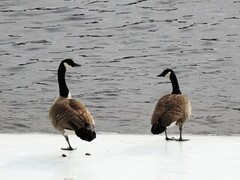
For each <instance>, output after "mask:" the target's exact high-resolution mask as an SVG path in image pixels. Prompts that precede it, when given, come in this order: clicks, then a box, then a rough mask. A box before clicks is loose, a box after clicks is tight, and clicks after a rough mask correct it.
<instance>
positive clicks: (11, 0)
mask: <svg viewBox="0 0 240 180" xmlns="http://www.w3.org/2000/svg"><path fill="white" fill-rule="evenodd" d="M0 31H1V34H0V70H1V71H0V101H1V106H0V111H1V112H0V122H1V125H0V132H1V133H5V132H10V133H24V132H56V131H55V130H54V129H53V128H52V127H51V125H50V122H49V119H48V110H49V107H50V106H51V104H52V102H53V101H54V100H55V98H56V96H57V95H58V84H57V77H56V71H57V68H58V65H59V63H60V61H61V60H63V59H64V58H72V59H74V60H75V61H76V62H77V63H79V64H81V65H82V67H80V68H73V69H70V70H69V71H68V73H67V77H66V79H67V84H68V87H69V89H70V91H71V94H72V96H73V97H74V98H78V99H80V100H81V101H82V102H83V103H84V104H86V105H87V106H88V108H89V110H90V112H91V113H92V115H93V117H94V118H95V121H96V130H97V131H98V132H117V133H140V134H149V133H150V119H151V114H152V112H153V109H154V106H155V104H156V102H157V100H158V99H159V98H160V97H161V96H162V95H164V94H166V93H169V92H171V84H169V83H168V81H167V79H163V78H157V77H156V76H157V75H158V74H159V73H161V72H162V71H163V70H164V69H165V68H173V69H174V70H175V72H176V74H177V77H178V80H179V84H180V89H181V91H182V93H183V94H187V95H188V96H189V98H190V99H191V102H192V116H191V118H190V119H189V121H188V122H187V123H186V124H185V127H184V133H193V134H221V135H231V134H240V76H239V73H240V72H239V71H240V35H239V33H240V1H238V0H228V1H226V0H201V1H195V0H138V1H137V0H121V1H116V0H99V1H98V0H96V1H90V0H85V1H83V0H82V1H81V0H79V1H78V0H65V1H64V0H50V1H49V0H48V1H47V0H21V1H19V0H1V1H0ZM171 132H178V129H177V127H175V128H173V129H171Z"/></svg>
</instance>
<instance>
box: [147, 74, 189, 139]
mask: <svg viewBox="0 0 240 180" xmlns="http://www.w3.org/2000/svg"><path fill="white" fill-rule="evenodd" d="M157 77H169V78H170V80H171V83H172V93H171V94H166V95H164V96H163V97H161V98H160V99H159V101H158V103H157V105H156V107H155V110H154V112H153V115H152V119H151V123H152V128H151V132H152V133H153V134H160V133H162V132H163V131H165V137H166V140H175V138H169V137H168V136H167V127H168V126H170V125H171V124H173V123H175V124H176V125H178V126H179V131H180V138H179V139H177V140H178V141H186V140H188V139H183V138H182V127H183V123H184V122H185V121H186V120H187V119H188V118H189V117H190V115H191V103H190V101H189V100H188V98H187V96H185V95H182V93H181V91H180V89H179V85H178V80H177V77H176V75H175V73H174V71H173V70H172V69H165V70H164V71H163V72H162V73H161V74H159V75H158V76H157Z"/></svg>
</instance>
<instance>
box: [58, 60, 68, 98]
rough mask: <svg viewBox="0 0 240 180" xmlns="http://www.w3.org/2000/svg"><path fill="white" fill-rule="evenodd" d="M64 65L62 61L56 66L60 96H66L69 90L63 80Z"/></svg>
mask: <svg viewBox="0 0 240 180" xmlns="http://www.w3.org/2000/svg"><path fill="white" fill-rule="evenodd" d="M65 74H66V67H65V66H64V64H63V63H61V64H60V65H59V68H58V85H59V94H60V96H62V97H68V94H69V90H68V87H67V84H66V81H65Z"/></svg>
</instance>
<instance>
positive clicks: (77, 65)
mask: <svg viewBox="0 0 240 180" xmlns="http://www.w3.org/2000/svg"><path fill="white" fill-rule="evenodd" d="M80 66H82V65H81V64H77V63H74V65H73V67H80Z"/></svg>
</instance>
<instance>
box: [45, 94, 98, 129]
mask: <svg viewBox="0 0 240 180" xmlns="http://www.w3.org/2000/svg"><path fill="white" fill-rule="evenodd" d="M49 117H50V119H51V123H52V125H53V127H54V128H55V129H57V130H58V131H60V132H61V133H62V134H64V133H65V129H67V130H73V131H76V130H78V129H80V128H83V127H85V125H86V124H89V125H91V126H93V127H94V124H95V123H94V120H93V118H92V116H91V114H90V113H89V111H88V109H87V107H86V106H85V105H84V104H82V103H81V102H80V101H78V100H75V99H67V98H61V97H60V98H58V99H57V100H56V101H55V103H54V104H53V105H52V107H51V108H50V111H49Z"/></svg>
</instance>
